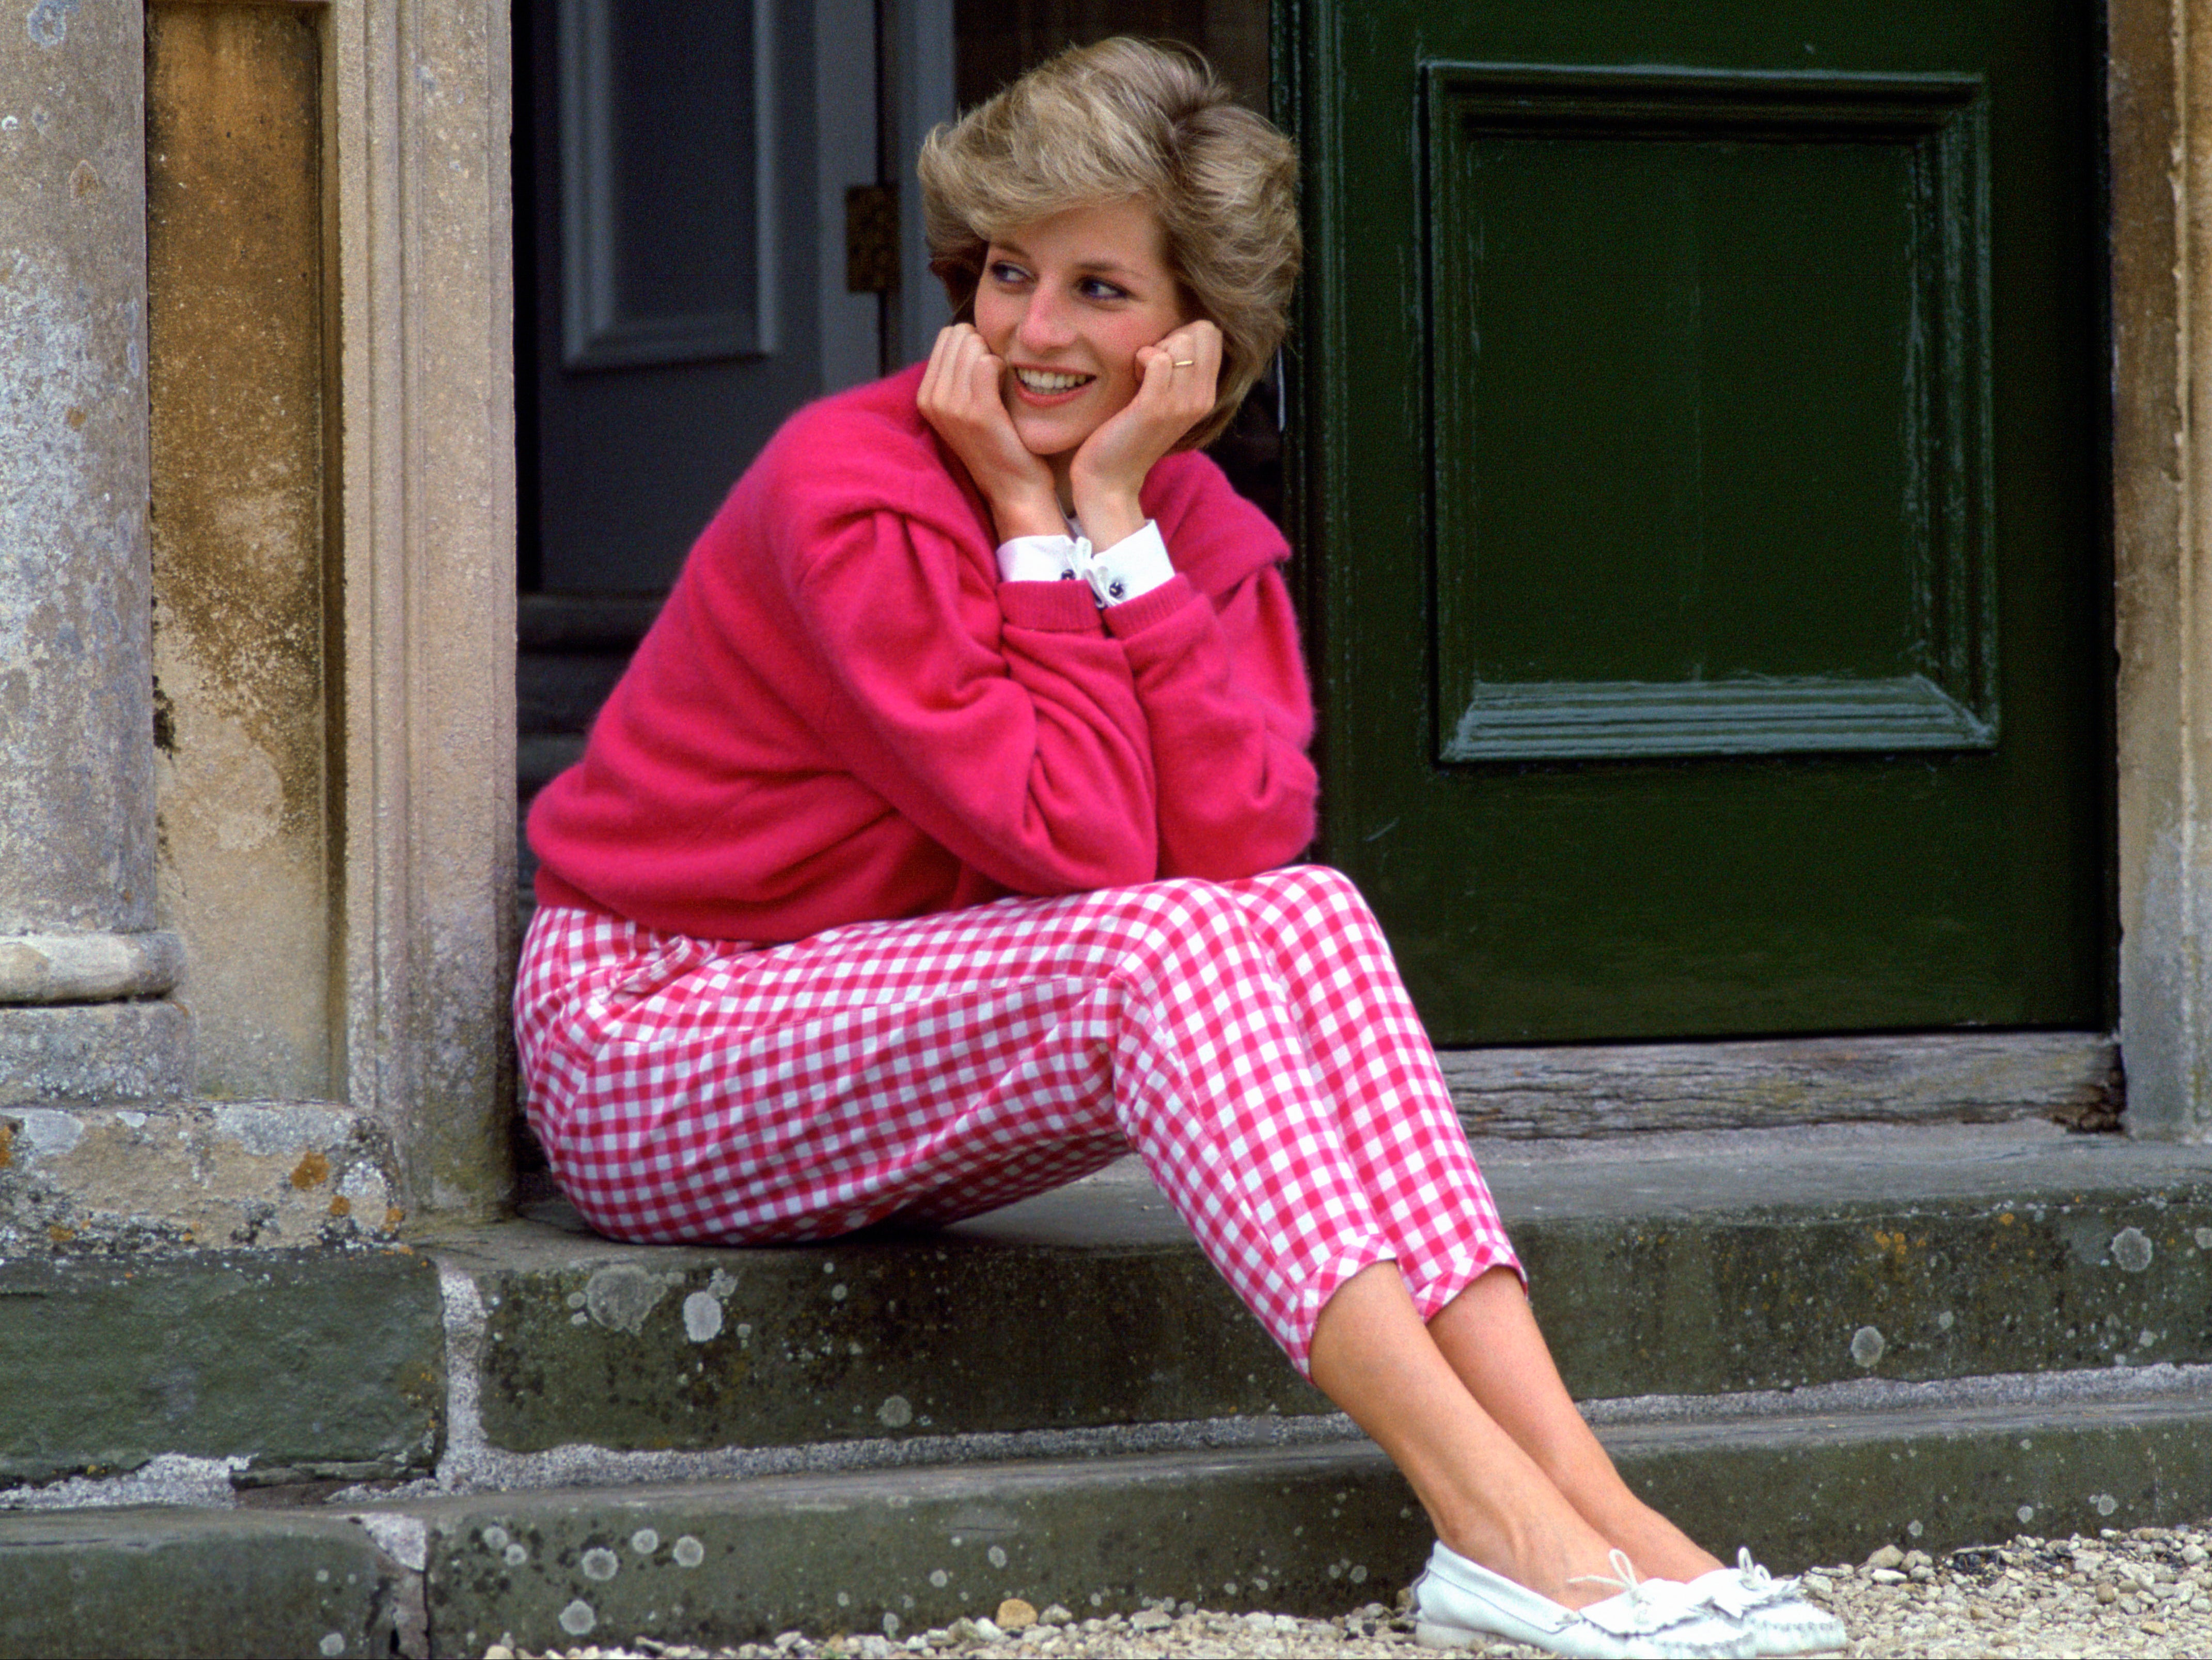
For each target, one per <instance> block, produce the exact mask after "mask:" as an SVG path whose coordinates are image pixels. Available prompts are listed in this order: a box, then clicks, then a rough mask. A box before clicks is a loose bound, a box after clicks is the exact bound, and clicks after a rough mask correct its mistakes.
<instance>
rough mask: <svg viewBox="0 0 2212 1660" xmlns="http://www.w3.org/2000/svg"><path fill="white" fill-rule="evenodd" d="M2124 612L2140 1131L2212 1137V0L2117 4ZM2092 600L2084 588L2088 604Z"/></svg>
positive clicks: (2118, 614)
mask: <svg viewBox="0 0 2212 1660" xmlns="http://www.w3.org/2000/svg"><path fill="white" fill-rule="evenodd" d="M2107 16H2108V20H2109V21H2108V27H2109V31H2110V39H2111V59H2110V68H2109V82H2108V99H2109V111H2110V117H2111V165H2112V171H2111V179H2112V197H2111V204H2112V205H2111V211H2112V485H2113V500H2112V546H2113V560H2114V567H2115V568H2114V587H2113V606H2114V622H2115V631H2116V639H2115V645H2116V648H2117V651H2118V706H2117V717H2118V720H2117V724H2118V774H2117V776H2118V792H2117V793H2118V821H2119V822H2118V852H2119V911H2120V917H2119V921H2120V974H2119V978H2120V1042H2121V1052H2122V1055H2123V1057H2124V1062H2125V1064H2126V1068H2127V1079H2128V1114H2127V1123H2128V1127H2129V1129H2130V1130H2131V1131H2133V1132H2134V1133H2136V1134H2138V1135H2149V1136H2165V1137H2173V1138H2179V1139H2184V1140H2197V1139H2201V1138H2202V1137H2203V1136H2204V1135H2205V1134H2206V1133H2207V1132H2208V1130H2212V959H2208V954H2207V953H2208V947H2212V939H2208V937H2207V936H2208V930H2212V615H2208V612H2207V604H2208V602H2212V589H2208V585H2207V582H2206V580H2205V579H2206V578H2207V577H2208V575H2212V572H2208V571H2207V570H2206V568H2205V558H2206V550H2207V548H2208V546H2212V543H2209V542H2208V540H2207V537H2208V535H2212V453H2207V451H2206V446H2207V444H2208V442H2212V427H2208V424H2207V423H2206V422H2204V421H2199V420H2198V419H2197V416H2198V415H2200V414H2201V413H2203V410H2204V409H2205V407H2206V406H2205V403H2204V399H2205V397H2206V395H2207V393H2208V392H2212V312H2207V310H2206V306H2205V296H2206V294H2207V293H2208V289H2207V287H2206V284H2207V282H2208V280H2212V242H2208V238H2207V230H2208V223H2207V220H2208V215H2212V124H2208V122H2207V119H2206V118H2207V117H2208V116H2212V3H2207V0H2112V5H2111V6H2110V8H2109V9H2108V13H2107ZM2084 603H2087V598H2086V597H2085V602H2084Z"/></svg>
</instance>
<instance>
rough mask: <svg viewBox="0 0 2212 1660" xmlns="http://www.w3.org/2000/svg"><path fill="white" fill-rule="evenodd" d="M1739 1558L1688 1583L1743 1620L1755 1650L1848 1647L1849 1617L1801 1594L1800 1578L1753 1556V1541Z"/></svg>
mask: <svg viewBox="0 0 2212 1660" xmlns="http://www.w3.org/2000/svg"><path fill="white" fill-rule="evenodd" d="M1735 1561H1736V1565H1735V1566H1734V1567H1732V1568H1715V1569H1714V1570H1713V1571H1712V1572H1711V1573H1701V1574H1699V1576H1698V1577H1697V1578H1694V1579H1692V1580H1691V1581H1690V1583H1689V1584H1688V1585H1687V1586H1686V1590H1688V1591H1689V1593H1690V1595H1691V1596H1694V1597H1696V1598H1698V1599H1699V1601H1701V1602H1704V1603H1705V1605H1706V1606H1708V1607H1709V1608H1711V1609H1713V1611H1714V1612H1716V1613H1717V1614H1722V1615H1726V1616H1727V1617H1728V1618H1729V1619H1731V1620H1733V1621H1735V1622H1736V1623H1737V1624H1739V1625H1741V1627H1743V1628H1744V1630H1745V1631H1746V1632H1747V1633H1749V1634H1750V1637H1751V1640H1752V1643H1753V1648H1752V1650H1751V1652H1752V1653H1753V1654H1755V1655H1763V1656H1768V1657H1774V1660H1779V1657H1782V1656H1784V1655H1800V1654H1841V1653H1842V1652H1843V1651H1844V1645H1846V1644H1847V1643H1849V1642H1850V1637H1849V1635H1848V1634H1847V1633H1845V1632H1844V1622H1843V1621H1840V1620H1838V1619H1837V1618H1836V1616H1835V1615H1832V1614H1831V1613H1829V1612H1828V1611H1827V1609H1824V1608H1820V1607H1818V1606H1816V1605H1815V1604H1814V1603H1811V1602H1807V1601H1806V1600H1805V1599H1804V1598H1803V1597H1802V1596H1799V1595H1798V1594H1797V1581H1796V1579H1794V1578H1790V1579H1778V1578H1775V1577H1774V1576H1773V1575H1772V1574H1771V1573H1769V1572H1767V1571H1766V1570H1765V1568H1763V1567H1761V1566H1759V1564H1758V1563H1757V1562H1755V1561H1753V1560H1752V1557H1751V1549H1750V1548H1749V1547H1748V1546H1745V1547H1742V1548H1739V1549H1738V1550H1737V1552H1736V1555H1735Z"/></svg>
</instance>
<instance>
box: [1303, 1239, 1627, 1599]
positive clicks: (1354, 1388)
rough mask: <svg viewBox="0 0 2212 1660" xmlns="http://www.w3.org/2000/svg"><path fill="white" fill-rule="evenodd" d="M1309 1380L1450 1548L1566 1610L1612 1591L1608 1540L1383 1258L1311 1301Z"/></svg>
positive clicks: (1610, 1541) (1503, 1277)
mask: <svg viewBox="0 0 2212 1660" xmlns="http://www.w3.org/2000/svg"><path fill="white" fill-rule="evenodd" d="M1492 1277H1494V1278H1497V1279H1500V1280H1507V1281H1510V1279H1511V1276H1510V1275H1505V1274H1503V1273H1500V1274H1498V1275H1493V1276H1492ZM1513 1290H1514V1294H1516V1296H1517V1295H1518V1294H1519V1287H1518V1285H1517V1284H1516V1285H1515V1286H1514V1287H1513ZM1313 1379H1314V1382H1315V1383H1316V1384H1319V1385H1320V1386H1321V1388H1322V1390H1323V1391H1324V1392H1326V1393H1327V1394H1328V1397H1329V1398H1330V1399H1331V1400H1333V1401H1334V1402H1335V1403H1337V1404H1338V1405H1339V1406H1340V1407H1342V1408H1343V1409H1344V1410H1345V1411H1346V1413H1347V1414H1348V1415H1350V1416H1351V1418H1352V1421H1353V1422H1355V1423H1357V1424H1358V1426H1359V1427H1361V1428H1362V1429H1364V1430H1365V1431H1366V1432H1367V1433H1368V1434H1369V1435H1370V1436H1371V1437H1373V1438H1374V1439H1375V1441H1376V1444H1377V1445H1380V1446H1381V1447H1382V1448H1383V1451H1385V1452H1387V1453H1389V1455H1390V1461H1391V1462H1392V1463H1395V1465H1397V1467H1398V1469H1399V1470H1400V1471H1401V1473H1402V1474H1403V1475H1405V1477H1406V1479H1407V1481H1408V1482H1410V1483H1411V1484H1412V1486H1413V1491H1414V1493H1416V1494H1418V1495H1419V1498H1420V1500H1421V1505H1422V1507H1423V1508H1424V1509H1425V1510H1426V1511H1427V1512H1428V1513H1429V1519H1430V1521H1431V1523H1432V1524H1434V1525H1435V1527H1436V1530H1437V1537H1438V1538H1440V1539H1442V1540H1443V1542H1444V1543H1446V1544H1447V1545H1449V1546H1450V1547H1451V1548H1453V1549H1454V1550H1455V1551H1457V1552H1458V1553H1459V1554H1461V1555H1462V1556H1465V1557H1468V1558H1469V1559H1470V1560H1474V1561H1477V1562H1480V1563H1481V1564H1482V1565H1483V1566H1486V1567H1487V1568H1490V1569H1492V1570H1493V1571H1495V1572H1499V1573H1502V1574H1504V1576H1505V1577H1506V1578H1509V1579H1511V1580H1513V1581H1515V1582H1516V1583H1517V1584H1523V1585H1526V1586H1528V1588H1529V1589H1530V1590H1534V1591H1540V1592H1541V1593H1542V1594H1543V1595H1545V1596H1548V1597H1550V1598H1552V1599H1553V1601H1554V1602H1564V1603H1565V1604H1566V1605H1567V1606H1568V1607H1570V1608H1580V1607H1582V1606H1583V1604H1585V1603H1588V1602H1597V1601H1600V1600H1601V1599H1602V1598H1604V1597H1607V1596H1612V1595H1613V1594H1614V1587H1613V1586H1611V1585H1609V1584H1607V1583H1606V1580H1607V1579H1608V1578H1610V1577H1611V1575H1612V1573H1613V1568H1612V1566H1611V1565H1610V1552H1611V1548H1612V1546H1613V1540H1612V1539H1610V1538H1609V1537H1607V1536H1605V1535H1604V1534H1603V1533H1602V1532H1601V1531H1600V1530H1597V1529H1595V1528H1594V1527H1592V1526H1591V1525H1590V1524H1589V1520H1588V1519H1587V1518H1584V1517H1583V1515H1581V1514H1580V1513H1579V1512H1578V1511H1577V1508H1576V1507H1575V1506H1573V1505H1572V1504H1571V1503H1570V1502H1569V1501H1568V1499H1566V1497H1565V1495H1564V1494H1563V1493H1561V1492H1560V1491H1559V1487H1558V1486H1557V1484H1556V1483H1554V1482H1553V1480H1552V1479H1551V1477H1550V1476H1549V1475H1547V1473H1546V1471H1545V1470H1544V1469H1543V1468H1542V1467H1541V1465H1540V1464H1539V1463H1537V1461H1536V1460H1535V1459H1534V1458H1533V1457H1530V1455H1529V1454H1528V1451H1525V1450H1524V1449H1523V1448H1522V1446H1521V1445H1519V1443H1518V1440H1517V1438H1516V1437H1515V1436H1513V1435H1512V1434H1510V1433H1509V1432H1508V1431H1507V1430H1506V1429H1505V1427H1504V1426H1503V1425H1501V1424H1500V1423H1499V1422H1498V1420H1497V1419H1496V1418H1494V1417H1493V1416H1492V1415H1491V1414H1489V1413H1487V1412H1486V1411H1484V1409H1482V1407H1481V1405H1480V1403H1478V1402H1477V1401H1476V1400H1475V1399H1474V1396H1473V1395H1471V1394H1470V1393H1469V1392H1468V1389H1467V1388H1466V1386H1465V1385H1464V1384H1462V1383H1461V1381H1460V1379H1459V1378H1457V1377H1456V1376H1455V1375H1454V1373H1453V1371H1452V1368H1451V1367H1450V1366H1449V1364H1447V1362H1446V1361H1445V1360H1444V1357H1443V1354H1442V1353H1441V1351H1439V1350H1438V1348H1437V1345H1436V1344H1435V1343H1434V1342H1431V1339H1430V1336H1429V1333H1428V1330H1427V1328H1426V1326H1425V1324H1424V1322H1423V1321H1422V1319H1421V1318H1420V1316H1419V1314H1418V1313H1417V1312H1415V1311H1414V1308H1413V1299H1412V1298H1411V1297H1410V1296H1409V1295H1408V1294H1407V1290H1406V1287H1405V1283H1404V1281H1401V1279H1400V1278H1399V1277H1398V1275H1397V1273H1396V1271H1395V1269H1394V1268H1393V1267H1392V1265H1391V1264H1390V1263H1376V1264H1375V1265H1374V1266H1372V1267H1370V1268H1368V1269H1364V1270H1363V1271H1362V1272H1361V1273H1359V1274H1358V1275H1354V1276H1353V1277H1352V1279H1351V1280H1349V1281H1346V1283H1345V1284H1344V1285H1343V1286H1342V1287H1340V1289H1339V1290H1338V1292H1337V1293H1336V1295H1335V1296H1334V1297H1333V1298H1331V1299H1330V1300H1329V1303H1328V1306H1327V1307H1326V1308H1324V1309H1323V1310H1322V1316H1321V1321H1320V1324H1319V1325H1318V1326H1317V1328H1316V1330H1315V1332H1314V1340H1313Z"/></svg>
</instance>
